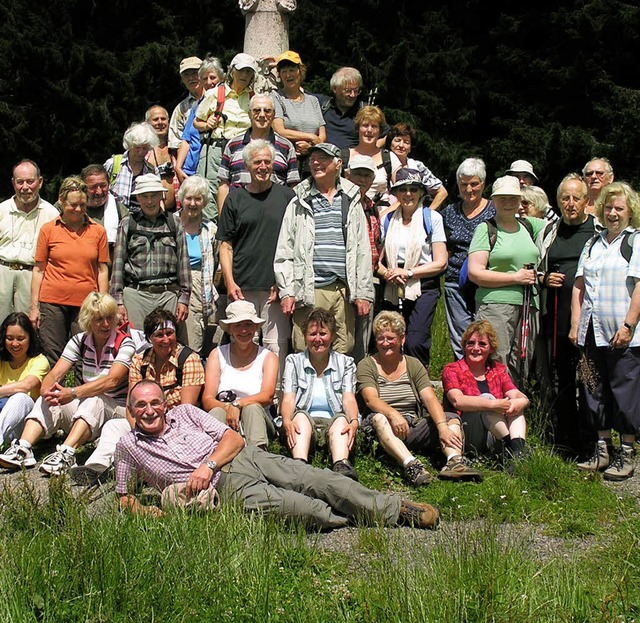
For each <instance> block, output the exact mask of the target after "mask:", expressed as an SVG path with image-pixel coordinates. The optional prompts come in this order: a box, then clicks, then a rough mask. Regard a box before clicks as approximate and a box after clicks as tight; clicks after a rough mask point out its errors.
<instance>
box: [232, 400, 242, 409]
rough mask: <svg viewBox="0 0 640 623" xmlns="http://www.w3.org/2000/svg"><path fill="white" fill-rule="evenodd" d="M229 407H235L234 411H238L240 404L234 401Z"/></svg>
mask: <svg viewBox="0 0 640 623" xmlns="http://www.w3.org/2000/svg"><path fill="white" fill-rule="evenodd" d="M231 406H232V407H235V408H236V409H240V408H241V407H240V403H239V402H238V401H237V400H234V401H233V402H232V403H231Z"/></svg>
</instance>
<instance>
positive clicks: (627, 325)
mask: <svg viewBox="0 0 640 623" xmlns="http://www.w3.org/2000/svg"><path fill="white" fill-rule="evenodd" d="M622 326H623V327H625V328H627V329H629V331H630V332H631V333H633V331H634V329H635V327H634V326H633V325H632V324H629V323H628V322H623V323H622Z"/></svg>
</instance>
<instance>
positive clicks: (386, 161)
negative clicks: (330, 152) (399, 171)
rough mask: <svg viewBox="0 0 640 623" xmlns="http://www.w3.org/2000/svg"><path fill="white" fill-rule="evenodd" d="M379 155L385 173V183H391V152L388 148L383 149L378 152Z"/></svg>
mask: <svg viewBox="0 0 640 623" xmlns="http://www.w3.org/2000/svg"><path fill="white" fill-rule="evenodd" d="M380 155H381V156H382V168H383V169H384V170H385V172H386V174H387V185H389V184H391V175H392V173H393V170H392V168H393V167H392V166H391V152H390V151H389V150H388V149H383V150H382V151H381V152H380ZM378 168H380V167H378Z"/></svg>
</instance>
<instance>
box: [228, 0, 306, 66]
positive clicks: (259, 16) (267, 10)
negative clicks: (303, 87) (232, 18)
mask: <svg viewBox="0 0 640 623" xmlns="http://www.w3.org/2000/svg"><path fill="white" fill-rule="evenodd" d="M238 4H239V6H240V9H241V11H242V12H243V13H244V14H245V26H244V52H246V53H247V54H251V56H253V57H254V58H256V59H261V58H265V57H274V58H277V57H278V56H280V54H282V53H283V52H286V51H287V50H288V49H289V13H293V11H295V10H296V8H297V2H296V0H238Z"/></svg>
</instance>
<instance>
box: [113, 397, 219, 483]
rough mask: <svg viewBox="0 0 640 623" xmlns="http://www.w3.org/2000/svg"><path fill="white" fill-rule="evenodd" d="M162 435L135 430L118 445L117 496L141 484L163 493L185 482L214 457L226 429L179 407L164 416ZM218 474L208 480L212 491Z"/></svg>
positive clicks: (192, 409)
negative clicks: (164, 424)
mask: <svg viewBox="0 0 640 623" xmlns="http://www.w3.org/2000/svg"><path fill="white" fill-rule="evenodd" d="M165 417H166V422H167V423H166V426H165V429H164V431H163V432H162V434H160V435H158V436H155V435H145V434H144V433H143V432H142V431H140V430H139V429H138V428H134V429H133V430H132V431H131V432H129V433H127V434H126V435H124V437H121V438H120V441H118V445H117V446H116V451H115V455H114V460H115V465H116V493H118V495H126V494H127V493H131V492H132V491H131V489H132V487H134V486H135V485H136V484H137V483H139V482H140V481H144V482H145V483H147V484H148V485H150V486H152V487H155V488H156V489H157V490H158V491H162V490H163V489H165V488H166V487H168V486H169V485H171V484H175V483H180V482H186V481H187V480H188V479H189V476H190V475H191V474H192V473H193V471H194V470H195V469H196V468H197V467H198V466H199V465H201V464H202V463H203V462H204V461H205V460H206V459H207V457H208V456H210V455H211V454H213V452H214V450H215V449H216V447H217V445H218V444H219V443H220V440H221V439H222V436H223V435H224V433H225V432H226V431H227V430H228V426H226V425H225V424H222V423H221V422H218V420H216V419H215V418H213V417H212V416H210V415H209V414H208V413H206V412H205V411H202V410H200V409H198V408H197V407H194V406H193V405H179V406H177V407H175V408H173V409H171V410H170V411H168V412H167V413H166V416H165ZM218 480H220V472H217V473H216V474H215V475H214V477H213V478H212V479H211V486H212V487H215V486H216V485H217V484H218Z"/></svg>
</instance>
